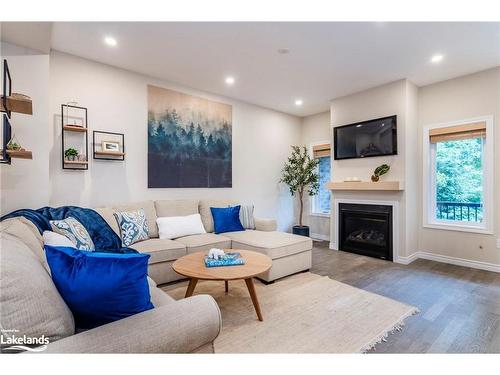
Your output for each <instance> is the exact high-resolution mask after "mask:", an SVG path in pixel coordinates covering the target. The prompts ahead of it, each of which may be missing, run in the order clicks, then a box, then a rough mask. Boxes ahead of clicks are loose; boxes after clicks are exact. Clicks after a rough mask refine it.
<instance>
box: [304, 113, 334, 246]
mask: <svg viewBox="0 0 500 375" xmlns="http://www.w3.org/2000/svg"><path fill="white" fill-rule="evenodd" d="M324 142H327V143H331V142H332V136H331V126H330V111H326V112H322V113H318V114H316V115H312V116H307V117H304V118H303V119H302V143H303V144H304V145H305V146H306V147H308V149H309V148H310V147H311V145H313V144H318V143H324ZM304 213H305V215H304V222H305V224H306V225H309V227H310V232H311V235H312V236H315V237H317V238H320V239H329V238H330V217H325V216H317V215H311V199H310V198H308V199H306V203H305V207H304Z"/></svg>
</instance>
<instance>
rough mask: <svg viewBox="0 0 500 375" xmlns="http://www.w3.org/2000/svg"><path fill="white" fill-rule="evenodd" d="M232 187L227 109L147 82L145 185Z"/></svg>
mask: <svg viewBox="0 0 500 375" xmlns="http://www.w3.org/2000/svg"><path fill="white" fill-rule="evenodd" d="M231 186H232V107H231V106H230V105H228V104H223V103H218V102H214V101H211V100H207V99H203V98H198V97H196V96H191V95H187V94H183V93H180V92H177V91H173V90H168V89H164V88H160V87H156V86H151V85H148V187H149V188H220V187H231Z"/></svg>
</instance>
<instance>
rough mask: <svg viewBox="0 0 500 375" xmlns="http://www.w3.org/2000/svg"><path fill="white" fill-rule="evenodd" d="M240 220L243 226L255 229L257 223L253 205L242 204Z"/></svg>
mask: <svg viewBox="0 0 500 375" xmlns="http://www.w3.org/2000/svg"><path fill="white" fill-rule="evenodd" d="M240 221H241V225H243V228H245V229H255V223H254V221H253V206H241V208H240Z"/></svg>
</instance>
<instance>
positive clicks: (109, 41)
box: [104, 36, 117, 47]
mask: <svg viewBox="0 0 500 375" xmlns="http://www.w3.org/2000/svg"><path fill="white" fill-rule="evenodd" d="M104 43H106V44H107V45H108V46H111V47H116V45H117V42H116V39H115V38H113V37H112V36H107V37H105V38H104Z"/></svg>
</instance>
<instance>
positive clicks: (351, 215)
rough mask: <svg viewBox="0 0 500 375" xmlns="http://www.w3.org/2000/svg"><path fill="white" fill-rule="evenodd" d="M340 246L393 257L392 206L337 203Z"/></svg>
mask: <svg viewBox="0 0 500 375" xmlns="http://www.w3.org/2000/svg"><path fill="white" fill-rule="evenodd" d="M337 212H338V214H337V218H338V249H339V250H343V251H348V252H352V253H356V254H361V255H366V256H371V257H375V258H380V259H384V260H389V261H392V260H393V207H392V205H383V204H365V203H338V210H337Z"/></svg>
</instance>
